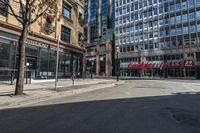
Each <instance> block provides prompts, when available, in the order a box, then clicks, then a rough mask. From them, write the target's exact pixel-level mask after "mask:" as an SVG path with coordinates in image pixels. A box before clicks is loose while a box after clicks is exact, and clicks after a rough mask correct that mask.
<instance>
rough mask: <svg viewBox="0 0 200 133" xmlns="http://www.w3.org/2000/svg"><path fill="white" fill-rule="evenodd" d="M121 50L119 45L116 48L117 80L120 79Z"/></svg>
mask: <svg viewBox="0 0 200 133" xmlns="http://www.w3.org/2000/svg"><path fill="white" fill-rule="evenodd" d="M119 52H120V49H119V47H117V48H116V53H117V60H116V61H117V81H119Z"/></svg>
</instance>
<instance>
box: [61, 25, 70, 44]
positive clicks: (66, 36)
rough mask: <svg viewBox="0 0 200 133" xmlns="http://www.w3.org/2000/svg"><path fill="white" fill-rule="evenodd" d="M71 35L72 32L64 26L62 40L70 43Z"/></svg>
mask: <svg viewBox="0 0 200 133" xmlns="http://www.w3.org/2000/svg"><path fill="white" fill-rule="evenodd" d="M70 34H71V30H70V29H69V28H67V27H65V26H62V29H61V40H62V41H64V42H67V43H70Z"/></svg>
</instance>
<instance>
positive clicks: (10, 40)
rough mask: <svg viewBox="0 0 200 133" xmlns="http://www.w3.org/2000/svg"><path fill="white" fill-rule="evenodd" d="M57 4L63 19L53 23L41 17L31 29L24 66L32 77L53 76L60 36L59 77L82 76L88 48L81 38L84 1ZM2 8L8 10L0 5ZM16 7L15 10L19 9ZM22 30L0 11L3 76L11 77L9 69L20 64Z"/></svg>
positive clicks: (64, 0) (66, 0) (65, 0)
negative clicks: (18, 48) (86, 48)
mask: <svg viewBox="0 0 200 133" xmlns="http://www.w3.org/2000/svg"><path fill="white" fill-rule="evenodd" d="M10 2H12V0H11V1H10ZM12 4H13V3H11V5H12ZM55 4H57V5H58V9H59V10H60V11H59V12H61V13H62V14H61V16H62V17H61V19H60V21H55V22H51V21H50V20H48V18H44V17H41V18H39V20H38V22H36V23H34V24H33V25H31V26H30V28H29V35H28V38H27V45H26V64H25V67H26V70H32V71H33V73H32V76H33V78H54V76H55V66H56V65H55V63H56V47H57V43H58V37H60V41H59V44H60V54H59V70H58V74H59V76H60V77H69V76H70V75H71V74H72V73H74V74H75V75H79V74H82V71H83V67H82V66H83V65H82V64H83V53H84V51H85V50H84V48H83V47H82V44H81V38H82V35H83V31H84V30H83V17H84V0H58V1H57V3H55ZM0 8H4V9H6V7H3V6H1V5H0ZM14 9H15V10H16V12H17V10H19V9H18V8H14ZM20 31H21V26H20V23H18V21H17V20H16V19H15V18H14V17H13V16H11V15H9V14H7V13H5V12H3V11H2V10H0V77H4V78H5V77H9V70H12V69H15V68H16V67H17V66H16V64H17V60H18V51H17V47H18V46H17V44H18V43H17V42H18V38H19V35H20Z"/></svg>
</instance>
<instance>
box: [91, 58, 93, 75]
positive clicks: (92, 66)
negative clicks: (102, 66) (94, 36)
mask: <svg viewBox="0 0 200 133" xmlns="http://www.w3.org/2000/svg"><path fill="white" fill-rule="evenodd" d="M92 78H93V60H92V67H91V79H92Z"/></svg>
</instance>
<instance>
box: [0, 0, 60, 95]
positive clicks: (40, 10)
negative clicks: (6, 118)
mask: <svg viewBox="0 0 200 133" xmlns="http://www.w3.org/2000/svg"><path fill="white" fill-rule="evenodd" d="M0 4H1V5H3V7H7V8H0V10H3V11H5V12H7V14H9V15H12V16H14V17H15V18H16V20H17V21H18V22H20V24H21V27H22V30H21V35H20V37H19V41H18V46H19V47H18V48H19V49H18V51H19V61H18V74H17V82H16V87H15V95H22V94H23V89H24V70H25V68H24V64H25V46H26V39H27V36H28V29H29V27H30V25H32V24H33V23H35V22H36V21H37V20H38V19H39V18H40V17H42V16H49V17H51V18H57V0H0ZM16 9H17V10H16Z"/></svg>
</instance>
